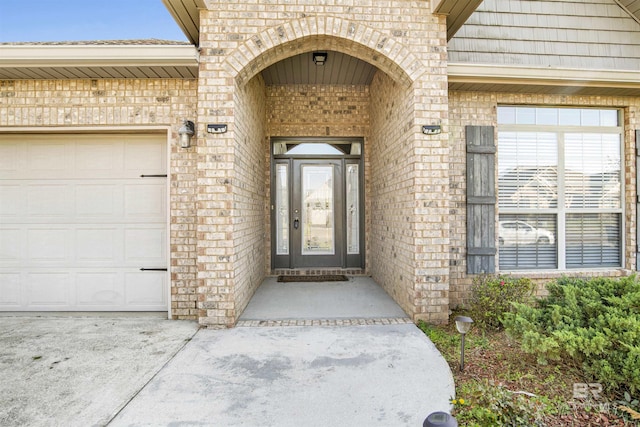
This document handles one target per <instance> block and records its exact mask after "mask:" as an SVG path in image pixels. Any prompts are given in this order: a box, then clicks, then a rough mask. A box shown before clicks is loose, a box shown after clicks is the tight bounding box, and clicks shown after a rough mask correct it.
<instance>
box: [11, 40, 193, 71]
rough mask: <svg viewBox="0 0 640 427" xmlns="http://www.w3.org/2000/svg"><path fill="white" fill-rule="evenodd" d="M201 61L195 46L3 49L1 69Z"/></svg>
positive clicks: (168, 64) (182, 64)
mask: <svg viewBox="0 0 640 427" xmlns="http://www.w3.org/2000/svg"><path fill="white" fill-rule="evenodd" d="M198 59H199V54H198V50H197V49H196V47H195V46H191V45H181V46H173V45H157V46H122V45H120V46H118V45H114V46H105V45H81V46H78V45H63V46H60V45H55V46H41V45H38V46H29V45H27V46H25V45H4V46H0V67H72V66H78V67H91V66H96V67H104V66H111V67H114V66H115V67H122V66H154V65H155V66H195V65H198Z"/></svg>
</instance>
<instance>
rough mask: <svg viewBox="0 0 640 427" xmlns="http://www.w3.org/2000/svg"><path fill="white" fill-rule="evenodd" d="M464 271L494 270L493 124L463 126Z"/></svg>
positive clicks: (494, 183)
mask: <svg viewBox="0 0 640 427" xmlns="http://www.w3.org/2000/svg"><path fill="white" fill-rule="evenodd" d="M465 131H466V132H465V133H466V142H467V273H468V274H479V273H494V272H495V270H496V266H495V265H496V232H495V223H496V180H495V153H496V146H495V143H494V128H493V126H466V128H465Z"/></svg>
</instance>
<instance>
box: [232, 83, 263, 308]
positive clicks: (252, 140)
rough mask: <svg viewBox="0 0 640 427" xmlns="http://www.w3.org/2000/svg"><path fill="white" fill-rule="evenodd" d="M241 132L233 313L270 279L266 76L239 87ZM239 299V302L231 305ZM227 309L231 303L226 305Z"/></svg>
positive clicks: (237, 160)
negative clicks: (267, 217)
mask: <svg viewBox="0 0 640 427" xmlns="http://www.w3.org/2000/svg"><path fill="white" fill-rule="evenodd" d="M234 104H235V111H236V116H235V133H236V135H235V136H236V144H235V147H234V150H235V152H234V173H233V177H232V180H233V186H232V191H233V210H232V216H233V221H234V227H233V252H234V254H233V255H232V257H233V266H234V274H233V277H234V280H235V286H234V301H232V302H231V303H230V304H229V305H228V306H226V308H227V310H233V312H231V311H228V312H227V316H229V317H234V318H236V317H237V316H238V315H239V314H240V313H242V311H243V310H244V308H245V307H246V306H247V304H248V303H249V300H250V299H251V297H252V296H253V293H254V292H255V290H256V289H257V288H258V286H260V284H261V283H262V280H263V279H264V276H265V273H266V271H267V268H268V265H267V264H266V261H267V256H266V254H267V253H268V252H269V250H270V248H269V247H268V246H265V242H266V241H267V238H266V237H267V234H268V228H266V227H265V221H264V216H265V211H267V205H268V203H267V201H268V199H267V190H266V188H267V187H265V185H264V177H265V175H266V174H267V172H268V170H269V163H268V162H267V161H266V160H265V157H264V146H265V141H266V137H265V133H264V132H265V129H266V126H265V120H266V112H265V108H266V104H267V103H266V94H265V87H264V82H263V81H262V78H261V76H259V75H258V76H256V77H255V78H253V79H252V80H251V81H250V82H249V83H248V84H246V85H245V86H243V87H241V88H237V90H236V91H235V102H234ZM231 304H233V306H232V305H231ZM221 308H225V307H224V306H223V307H221Z"/></svg>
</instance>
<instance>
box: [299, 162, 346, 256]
mask: <svg viewBox="0 0 640 427" xmlns="http://www.w3.org/2000/svg"><path fill="white" fill-rule="evenodd" d="M341 182H342V165H341V161H340V160H311V159H309V160H298V159H294V160H293V198H292V204H291V208H292V213H293V220H292V225H293V227H292V230H291V243H292V249H293V252H292V258H293V259H292V262H293V265H294V266H295V267H341V266H342V252H343V247H342V246H343V245H342V242H341V239H340V236H342V234H343V232H342V228H343V220H342V215H340V214H339V213H340V212H342V210H343V204H344V203H343V197H342V186H341V185H340V183H341Z"/></svg>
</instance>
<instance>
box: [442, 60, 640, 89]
mask: <svg viewBox="0 0 640 427" xmlns="http://www.w3.org/2000/svg"><path fill="white" fill-rule="evenodd" d="M447 74H448V80H449V82H451V83H481V84H487V83H492V84H512V85H547V86H583V87H612V88H625V87H629V88H638V87H640V73H638V71H635V70H587V69H573V68H551V67H545V68H542V67H528V66H509V65H506V66H505V65H499V64H495V65H492V64H462V63H450V64H448V67H447Z"/></svg>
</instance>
